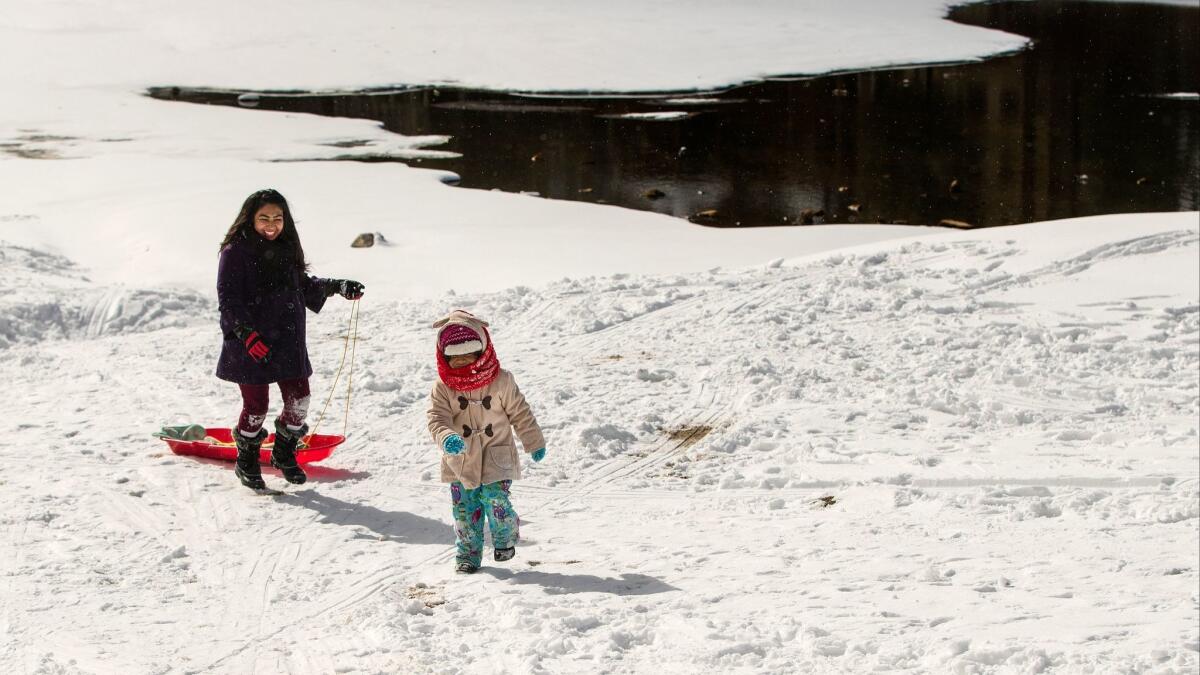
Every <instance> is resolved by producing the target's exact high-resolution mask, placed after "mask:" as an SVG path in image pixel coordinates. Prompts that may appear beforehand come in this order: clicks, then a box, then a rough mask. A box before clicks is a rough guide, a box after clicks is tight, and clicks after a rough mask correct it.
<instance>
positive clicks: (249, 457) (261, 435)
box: [233, 429, 267, 490]
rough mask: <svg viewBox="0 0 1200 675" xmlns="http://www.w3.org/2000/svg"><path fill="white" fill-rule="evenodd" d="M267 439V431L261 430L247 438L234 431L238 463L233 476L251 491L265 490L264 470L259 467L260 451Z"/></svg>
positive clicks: (234, 467) (235, 465)
mask: <svg viewBox="0 0 1200 675" xmlns="http://www.w3.org/2000/svg"><path fill="white" fill-rule="evenodd" d="M266 438H267V430H266V429H259V430H258V433H257V434H255V435H253V436H247V435H245V434H243V433H242V432H241V431H238V430H237V429H234V430H233V440H234V443H236V444H237V463H236V464H234V465H233V474H234V475H235V476H237V477H238V480H240V481H242V485H245V486H246V487H248V488H250V489H251V490H265V489H267V484H266V483H264V482H263V477H262V469H261V468H259V466H258V451H259V449H260V448H262V444H263V441H264V440H266Z"/></svg>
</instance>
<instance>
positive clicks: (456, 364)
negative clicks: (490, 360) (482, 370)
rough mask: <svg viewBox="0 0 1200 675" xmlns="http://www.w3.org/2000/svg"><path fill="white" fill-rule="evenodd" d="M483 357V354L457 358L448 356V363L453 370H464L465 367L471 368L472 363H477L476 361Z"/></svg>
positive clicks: (458, 356)
mask: <svg viewBox="0 0 1200 675" xmlns="http://www.w3.org/2000/svg"><path fill="white" fill-rule="evenodd" d="M482 355H483V353H482V352H475V353H474V354H459V355H457V356H447V357H446V363H448V364H449V365H450V367H451V368H463V367H465V366H469V365H471V364H472V363H475V362H476V361H478V360H479V357H480V356H482Z"/></svg>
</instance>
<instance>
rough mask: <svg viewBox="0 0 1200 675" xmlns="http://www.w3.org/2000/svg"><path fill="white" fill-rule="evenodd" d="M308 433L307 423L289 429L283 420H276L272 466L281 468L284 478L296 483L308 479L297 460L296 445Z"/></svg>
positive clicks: (298, 483) (299, 483) (301, 482)
mask: <svg viewBox="0 0 1200 675" xmlns="http://www.w3.org/2000/svg"><path fill="white" fill-rule="evenodd" d="M306 433H308V425H307V424H306V425H304V426H302V427H300V428H299V429H296V430H294V431H293V430H291V429H288V428H287V425H286V424H284V423H283V421H282V420H279V419H276V420H275V445H274V447H273V448H272V450H271V466H273V467H275V468H276V469H279V471H280V472H281V473H282V474H283V478H284V480H286V481H287V482H289V483H294V484H296V485H301V484H303V483H304V481H306V480H308V476H306V475H304V469H301V468H300V464H299V463H298V462H297V461H296V447H297V446H298V445H300V439H301V438H304V434H306Z"/></svg>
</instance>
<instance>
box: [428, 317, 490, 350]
mask: <svg viewBox="0 0 1200 675" xmlns="http://www.w3.org/2000/svg"><path fill="white" fill-rule="evenodd" d="M438 349H439V350H441V352H442V353H443V354H445V355H446V356H462V355H464V354H474V353H475V352H481V351H483V340H481V339H480V337H479V333H476V332H475V331H474V330H472V329H471V328H469V327H467V326H464V325H462V324H461V323H451V324H447V325H446V327H445V328H443V329H442V332H441V333H438Z"/></svg>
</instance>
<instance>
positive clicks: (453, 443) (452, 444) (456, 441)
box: [442, 434, 467, 455]
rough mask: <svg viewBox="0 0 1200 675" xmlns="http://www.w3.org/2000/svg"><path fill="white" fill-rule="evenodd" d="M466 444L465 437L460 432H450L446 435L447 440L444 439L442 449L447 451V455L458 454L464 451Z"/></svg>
mask: <svg viewBox="0 0 1200 675" xmlns="http://www.w3.org/2000/svg"><path fill="white" fill-rule="evenodd" d="M466 445H467V444H466V442H465V441H463V437H462V436H459V435H458V434H450V435H449V436H447V437H446V440H444V441H442V449H443V450H445V451H446V454H447V455H457V454H458V453H460V452H462V451H463V448H464V447H466Z"/></svg>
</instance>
